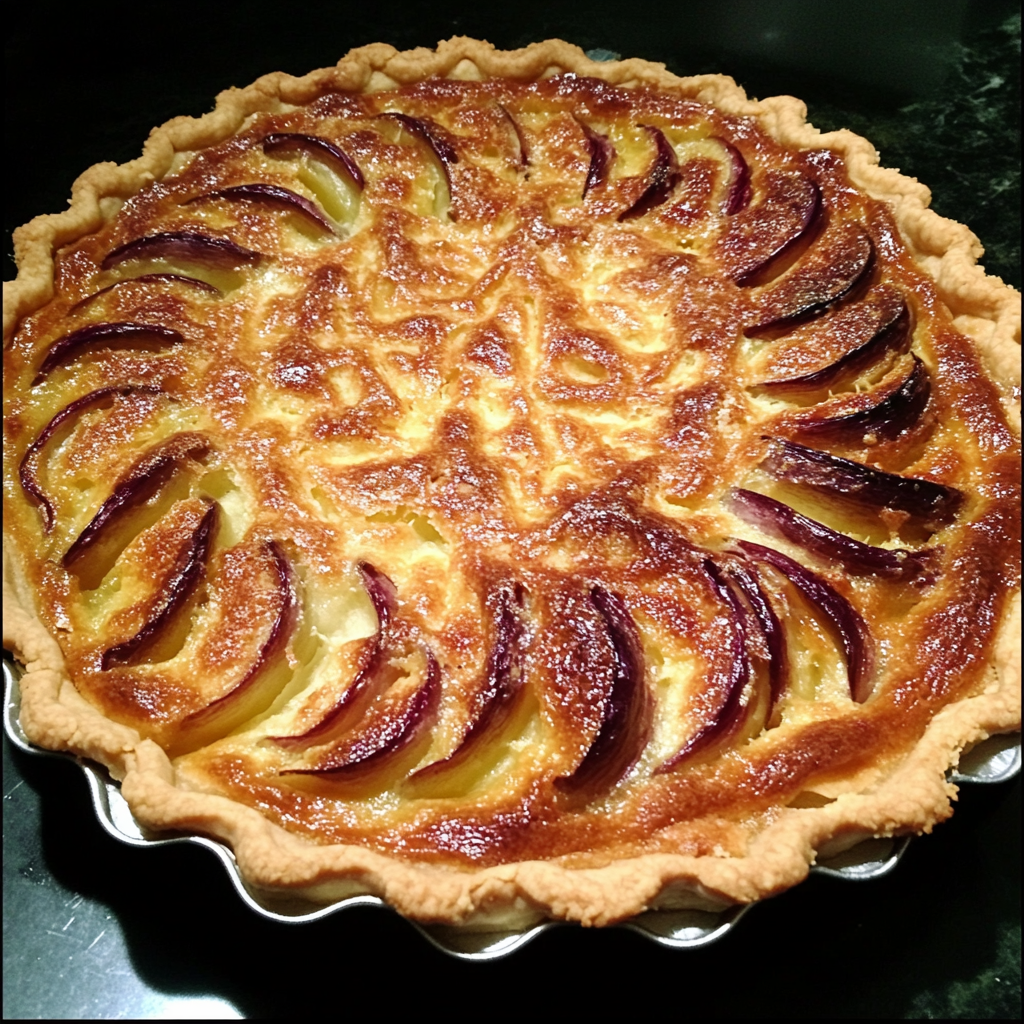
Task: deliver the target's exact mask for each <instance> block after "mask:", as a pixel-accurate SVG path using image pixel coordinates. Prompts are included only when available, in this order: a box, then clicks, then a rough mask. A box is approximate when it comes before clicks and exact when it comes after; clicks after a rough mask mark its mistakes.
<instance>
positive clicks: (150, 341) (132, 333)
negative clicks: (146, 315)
mask: <svg viewBox="0 0 1024 1024" xmlns="http://www.w3.org/2000/svg"><path fill="white" fill-rule="evenodd" d="M184 341H185V338H184V337H183V336H182V334H181V332H180V331H175V330H173V329H172V328H170V327H162V326H160V325H159V324H140V323H134V322H130V321H124V322H119V323H103V324H89V326H87V327H80V328H78V330H76V331H71V333H70V334H64V335H62V336H61V337H59V338H58V339H57V340H56V341H54V342H53V343H52V344H51V345H50V346H49V347H48V348H47V349H46V353H45V355H44V356H43V361H42V363H40V365H39V370H38V372H37V373H36V376H35V379H34V380H33V381H32V386H33V387H35V386H36V385H37V384H41V383H42V382H43V381H44V380H45V379H46V377H47V376H48V375H49V374H50V373H52V372H53V371H54V370H56V369H57V367H59V366H67V364H68V363H70V362H72V361H73V360H75V359H77V358H78V356H79V355H81V353H82V351H83V350H84V349H91V348H94V347H107V348H111V347H115V346H116V347H122V346H126V345H130V346H133V347H136V346H137V347H139V348H156V349H160V348H166V347H167V346H168V345H181V344H182V343H184Z"/></svg>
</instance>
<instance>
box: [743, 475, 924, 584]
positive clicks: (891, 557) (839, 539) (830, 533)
mask: <svg viewBox="0 0 1024 1024" xmlns="http://www.w3.org/2000/svg"><path fill="white" fill-rule="evenodd" d="M728 504H729V506H730V508H732V510H733V511H734V512H735V513H736V514H737V515H738V516H739V517H740V518H741V519H745V520H746V521H747V522H748V523H752V524H753V525H755V526H757V527H759V528H760V529H762V530H764V531H765V532H766V533H769V534H771V535H772V536H775V537H780V538H782V539H784V540H788V541H789V542H790V543H791V544H796V545H798V546H799V547H802V548H803V549H804V550H805V551H809V552H811V553H812V554H815V555H818V556H819V557H821V558H824V559H826V560H828V561H830V562H838V563H839V564H840V565H843V566H845V567H846V569H847V570H848V571H849V572H851V573H853V574H854V575H857V576H884V577H886V578H887V579H891V580H909V579H913V578H914V577H915V576H920V575H921V574H922V573H924V572H926V571H928V570H930V569H931V567H932V564H933V563H934V560H935V555H936V551H935V549H934V548H927V549H925V550H923V551H907V550H906V549H905V548H894V549H891V548H879V547H875V546H873V545H871V544H864V543H862V542H861V541H859V540H855V539H854V538H853V537H847V536H846V534H843V533H838V532H837V531H836V530H833V529H830V528H829V527H828V526H826V525H825V524H824V523H819V522H818V521H817V520H816V519H811V518H809V517H808V516H805V515H801V514H800V513H799V512H797V510H796V509H795V508H792V507H790V506H789V505H786V504H785V503H783V502H781V501H776V500H775V499H774V498H769V497H768V495H766V494H758V493H757V492H756V491H748V490H745V489H744V488H742V487H740V488H736V489H735V490H734V491H733V492H732V493H731V494H730V496H729V498H728Z"/></svg>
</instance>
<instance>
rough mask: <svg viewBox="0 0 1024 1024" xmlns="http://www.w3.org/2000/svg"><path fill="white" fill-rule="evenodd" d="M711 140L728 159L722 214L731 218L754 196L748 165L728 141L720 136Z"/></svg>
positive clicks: (744, 207)
mask: <svg viewBox="0 0 1024 1024" xmlns="http://www.w3.org/2000/svg"><path fill="white" fill-rule="evenodd" d="M711 138H712V139H714V141H715V142H717V143H718V144H719V145H720V146H722V147H723V148H724V149H725V152H726V155H727V156H728V157H729V176H728V178H727V179H726V182H725V198H724V199H723V200H722V212H723V213H724V214H725V215H726V216H727V217H731V216H732V215H733V214H735V213H739V212H740V210H744V209H746V208H747V207H748V206H749V205H750V199H751V197H752V196H753V194H754V190H753V188H752V187H751V184H750V165H749V164H748V163H747V161H746V160H745V159H744V157H743V154H742V153H741V152H740V151H739V150H738V149H737V148H736V147H735V146H734V145H733V144H732V143H731V142H729V140H728V139H723V138H722V137H721V136H720V135H712V136H711Z"/></svg>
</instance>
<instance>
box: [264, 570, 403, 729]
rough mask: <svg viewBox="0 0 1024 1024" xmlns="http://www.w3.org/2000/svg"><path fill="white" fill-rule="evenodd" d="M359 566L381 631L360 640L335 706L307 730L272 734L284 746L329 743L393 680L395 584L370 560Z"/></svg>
mask: <svg viewBox="0 0 1024 1024" xmlns="http://www.w3.org/2000/svg"><path fill="white" fill-rule="evenodd" d="M356 567H357V568H358V570H359V573H360V575H361V576H362V578H363V585H364V587H365V588H366V592H367V594H368V595H369V598H370V602H371V603H372V604H373V610H374V611H375V612H376V613H377V631H376V632H375V633H374V635H373V636H372V637H370V638H369V639H368V640H364V641H359V642H360V643H362V644H363V653H362V657H361V659H360V666H359V670H358V671H357V673H356V675H355V678H354V679H353V680H352V682H351V683H349V685H348V686H347V687H346V688H345V689H344V691H342V694H341V696H340V697H339V698H338V699H337V701H336V702H335V703H334V706H333V707H332V708H331V709H330V710H329V711H328V712H327V713H326V714H325V715H324V716H323V717H322V718H321V719H320V720H319V721H318V722H317V723H316V724H315V725H314V726H312V727H311V728H309V729H307V730H305V732H302V733H299V734H297V735H295V736H274V737H272V739H273V740H274V742H275V743H278V744H280V745H281V746H282V747H286V748H293V747H307V746H312V745H314V744H317V743H324V742H326V741H327V740H329V739H330V738H331V736H332V735H333V734H334V733H335V732H337V731H338V730H339V729H343V728H345V727H346V726H347V725H349V724H351V722H352V720H353V719H354V718H355V717H356V716H357V715H358V714H360V713H361V712H363V711H365V709H366V707H367V704H368V702H369V701H371V700H373V699H374V698H375V697H376V696H378V695H379V694H380V693H381V692H382V690H384V689H385V688H386V686H387V685H388V682H389V681H390V680H389V678H388V674H387V673H386V672H385V669H386V667H387V659H388V653H389V650H388V649H389V646H390V644H391V640H392V628H391V627H392V623H393V621H394V617H395V612H396V610H397V606H398V603H397V599H396V593H395V585H394V583H392V582H391V580H390V578H389V577H388V576H386V575H385V574H384V573H382V572H381V571H380V570H379V569H377V568H375V567H374V566H372V565H371V564H370V563H369V562H359V563H358V565H357V566H356Z"/></svg>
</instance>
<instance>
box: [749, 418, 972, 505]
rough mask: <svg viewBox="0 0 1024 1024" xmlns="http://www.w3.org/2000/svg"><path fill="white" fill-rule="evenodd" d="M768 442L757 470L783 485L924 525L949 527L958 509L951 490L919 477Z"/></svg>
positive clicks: (957, 494)
mask: <svg viewBox="0 0 1024 1024" xmlns="http://www.w3.org/2000/svg"><path fill="white" fill-rule="evenodd" d="M766 440H768V441H769V442H770V443H771V447H770V448H769V451H768V454H767V456H765V458H764V460H763V461H762V462H761V466H760V468H761V469H763V470H764V471H765V472H767V473H770V474H771V475H772V476H774V477H776V478H778V479H780V480H786V481H788V482H789V483H794V484H802V485H804V486H806V487H812V488H814V489H815V490H819V491H823V492H825V493H826V494H828V495H829V496H831V497H833V498H835V499H837V500H839V501H843V502H849V503H850V504H854V505H860V506H866V507H867V508H870V509H875V510H880V509H883V508H889V509H893V510H895V511H897V512H906V513H907V514H908V515H910V516H913V517H914V518H916V519H919V520H923V521H925V522H929V523H935V524H942V523H947V522H950V521H951V520H952V519H953V518H954V517H955V516H956V513H957V511H958V510H959V509H960V507H961V506H962V505H963V502H964V496H963V494H962V493H961V492H960V491H958V490H957V489H956V488H955V487H948V486H946V485H945V484H939V483H935V481H933V480H923V479H921V478H919V477H912V476H900V475H899V474H897V473H886V472H884V471H883V470H880V469H874V468H873V467H871V466H865V465H863V464H862V463H860V462H853V461H852V460H850V459H841V458H839V457H838V456H836V455H830V454H829V453H828V452H822V451H818V450H817V449H816V448H807V447H805V446H804V445H801V444H796V443H795V442H793V441H786V440H784V439H782V438H766Z"/></svg>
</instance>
